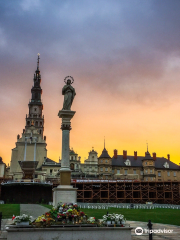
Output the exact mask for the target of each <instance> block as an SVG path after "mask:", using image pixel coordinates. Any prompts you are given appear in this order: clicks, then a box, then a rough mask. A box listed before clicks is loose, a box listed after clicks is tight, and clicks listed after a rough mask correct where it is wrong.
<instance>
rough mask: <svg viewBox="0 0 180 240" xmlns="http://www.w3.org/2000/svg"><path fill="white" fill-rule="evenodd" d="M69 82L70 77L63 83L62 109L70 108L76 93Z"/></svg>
mask: <svg viewBox="0 0 180 240" xmlns="http://www.w3.org/2000/svg"><path fill="white" fill-rule="evenodd" d="M71 84H72V82H71V79H68V80H67V83H66V85H64V87H63V89H62V95H64V103H63V109H62V110H71V105H72V102H73V100H74V97H75V95H76V92H75V89H74V88H73V87H72V86H71Z"/></svg>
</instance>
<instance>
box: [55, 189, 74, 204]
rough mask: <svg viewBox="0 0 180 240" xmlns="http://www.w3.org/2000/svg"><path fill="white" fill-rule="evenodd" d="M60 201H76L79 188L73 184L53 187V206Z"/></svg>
mask: <svg viewBox="0 0 180 240" xmlns="http://www.w3.org/2000/svg"><path fill="white" fill-rule="evenodd" d="M59 202H62V203H76V202H77V188H73V186H71V185H59V186H57V188H53V206H57V204H58V203H59Z"/></svg>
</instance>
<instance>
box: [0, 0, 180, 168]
mask: <svg viewBox="0 0 180 240" xmlns="http://www.w3.org/2000/svg"><path fill="white" fill-rule="evenodd" d="M179 9H180V1H179V0H173V1H169V0H163V1H157V0H148V1H144V0H128V1H124V0H111V1H109V0H98V1H97V0H75V1H74V0H64V1H63V0H61V1H59V0H53V1H52V0H16V1H14V0H8V1H4V0H0V116H1V117H0V156H1V157H2V158H3V161H4V162H5V163H6V164H8V163H9V162H10V160H11V149H13V148H14V147H15V142H16V137H17V134H20V135H21V134H22V131H23V128H24V127H25V116H26V114H28V102H29V99H30V98H31V87H32V85H33V75H34V72H35V70H36V62H37V53H40V71H41V78H42V82H41V87H42V89H43V94H42V99H43V105H44V110H43V114H44V116H45V125H44V135H46V137H47V149H48V153H47V156H48V157H49V158H51V159H53V160H54V161H58V160H59V156H61V152H62V150H61V145H62V142H61V141H62V131H61V129H60V126H61V119H59V118H58V116H57V114H58V111H59V110H60V109H62V105H63V96H62V94H61V91H62V87H63V85H64V78H65V77H66V76H69V75H70V76H73V78H74V83H73V87H74V88H75V90H76V96H75V99H74V101H73V105H72V110H73V111H76V114H75V116H74V118H73V119H72V124H71V125H72V130H71V131H70V147H71V148H73V149H74V151H75V152H77V153H78V155H79V156H81V160H82V162H83V161H84V159H87V157H88V152H89V151H90V150H92V148H94V150H96V151H97V152H98V156H99V155H100V154H101V152H102V150H103V147H104V137H105V144H106V149H107V150H108V153H109V155H110V156H113V151H114V149H117V150H118V154H122V153H123V150H127V154H128V155H133V154H134V151H137V153H138V156H144V155H145V151H146V146H147V145H146V143H148V147H149V152H150V153H151V154H152V153H153V152H156V155H157V157H167V154H170V159H171V161H173V162H175V163H177V164H179V163H180V148H179V138H180V94H179V92H180V68H179V66H180V30H179V29H180V14H179Z"/></svg>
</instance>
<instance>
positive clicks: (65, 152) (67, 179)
mask: <svg viewBox="0 0 180 240" xmlns="http://www.w3.org/2000/svg"><path fill="white" fill-rule="evenodd" d="M75 113H76V112H74V111H70V110H61V111H59V113H58V116H59V118H62V125H61V129H62V160H61V169H60V185H70V184H71V170H70V168H69V166H70V164H69V133H70V130H71V119H72V118H73V116H74V114H75Z"/></svg>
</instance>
